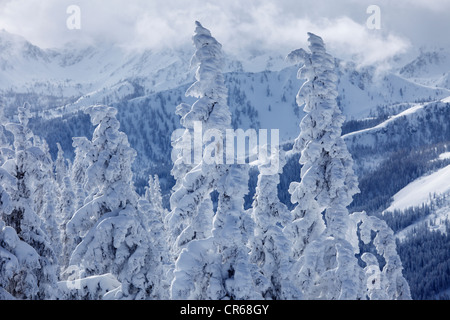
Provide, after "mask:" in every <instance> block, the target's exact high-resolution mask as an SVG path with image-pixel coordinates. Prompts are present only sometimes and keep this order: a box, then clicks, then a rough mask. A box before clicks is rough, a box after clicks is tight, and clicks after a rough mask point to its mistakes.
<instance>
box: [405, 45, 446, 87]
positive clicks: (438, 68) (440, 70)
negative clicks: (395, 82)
mask: <svg viewBox="0 0 450 320" xmlns="http://www.w3.org/2000/svg"><path fill="white" fill-rule="evenodd" d="M399 74H400V75H401V76H403V77H405V78H408V79H410V80H412V81H414V82H417V83H421V84H424V85H428V86H433V87H442V88H450V82H449V81H450V54H449V53H448V52H446V51H445V50H444V49H442V48H440V49H435V50H426V51H422V52H421V53H420V54H419V56H418V57H416V58H415V59H413V60H412V61H411V62H409V63H408V64H406V65H405V66H403V67H402V68H401V69H400V70H399Z"/></svg>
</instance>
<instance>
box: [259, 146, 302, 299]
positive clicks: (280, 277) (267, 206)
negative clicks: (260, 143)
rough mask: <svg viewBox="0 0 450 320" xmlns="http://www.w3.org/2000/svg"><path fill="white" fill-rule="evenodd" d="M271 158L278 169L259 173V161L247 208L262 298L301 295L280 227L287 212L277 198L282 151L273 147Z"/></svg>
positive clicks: (285, 297) (262, 166)
mask: <svg viewBox="0 0 450 320" xmlns="http://www.w3.org/2000/svg"><path fill="white" fill-rule="evenodd" d="M266 148H267V146H266ZM265 154H267V152H265ZM271 161H278V162H279V163H278V168H279V172H277V173H275V174H270V175H269V174H262V173H261V170H264V166H265V165H266V164H265V163H260V164H259V167H260V174H259V175H258V182H257V185H256V192H255V198H254V201H253V205H252V209H251V210H252V218H253V220H254V222H255V228H254V236H253V237H252V240H251V249H252V251H251V261H252V262H253V263H254V264H256V266H257V267H258V272H261V274H262V275H263V278H262V280H263V281H261V282H262V283H261V285H260V287H261V289H260V290H261V292H262V296H263V297H264V298H265V299H271V300H287V299H301V297H302V294H301V292H300V290H299V289H298V288H296V287H295V285H294V282H293V263H292V246H291V243H290V242H289V239H288V238H287V237H286V236H285V234H284V233H283V229H282V228H283V226H286V225H287V224H288V223H289V219H290V216H291V215H290V212H289V210H288V209H287V207H286V205H284V204H283V203H281V201H280V199H279V198H278V189H277V188H278V185H279V183H280V176H279V175H280V174H281V173H282V171H283V166H284V163H285V157H284V152H281V151H279V150H277V152H275V156H274V157H273V159H271Z"/></svg>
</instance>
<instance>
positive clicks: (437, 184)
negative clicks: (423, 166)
mask: <svg viewBox="0 0 450 320" xmlns="http://www.w3.org/2000/svg"><path fill="white" fill-rule="evenodd" d="M449 181H450V165H449V166H447V167H445V168H442V169H440V170H438V171H436V172H434V173H432V174H430V175H428V176H425V177H421V178H419V179H417V180H415V181H413V182H411V183H410V184H408V185H407V186H406V187H404V188H403V189H402V190H400V191H399V192H397V193H396V194H395V195H394V197H393V198H394V201H393V202H392V204H391V205H390V206H389V208H387V209H386V210H385V211H394V210H404V209H407V208H409V207H414V206H420V205H422V204H424V203H429V201H430V195H434V194H437V195H439V194H445V193H448V192H450V183H449Z"/></svg>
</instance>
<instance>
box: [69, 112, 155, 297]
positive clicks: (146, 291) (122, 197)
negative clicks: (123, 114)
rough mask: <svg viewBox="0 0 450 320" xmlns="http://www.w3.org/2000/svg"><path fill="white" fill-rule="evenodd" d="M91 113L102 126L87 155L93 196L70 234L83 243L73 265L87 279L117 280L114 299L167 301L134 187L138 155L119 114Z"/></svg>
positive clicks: (77, 214)
mask: <svg viewBox="0 0 450 320" xmlns="http://www.w3.org/2000/svg"><path fill="white" fill-rule="evenodd" d="M86 112H87V113H88V114H89V115H90V117H91V122H92V124H93V125H94V126H96V128H95V131H94V134H93V137H92V141H91V143H90V149H89V150H88V152H87V153H86V154H85V157H86V161H87V163H88V167H87V170H86V173H85V174H86V177H85V179H86V180H85V181H86V182H85V186H86V188H87V189H88V190H89V191H90V194H89V195H88V198H87V199H88V200H87V202H86V203H85V205H84V206H83V207H81V208H80V209H78V210H77V211H76V212H75V214H74V215H73V217H72V219H71V220H70V221H69V222H68V223H67V231H68V234H69V235H74V236H75V235H78V236H80V237H81V238H82V241H81V242H80V244H79V245H78V246H77V247H76V249H75V251H74V252H73V253H72V256H71V259H70V265H71V266H77V267H79V268H80V269H81V270H82V275H83V276H92V275H103V274H107V273H111V274H113V275H115V276H116V277H117V279H118V280H119V281H120V283H121V287H120V289H118V290H117V291H116V292H115V293H114V295H113V297H114V298H117V299H158V298H161V296H162V294H161V292H160V291H158V290H159V289H160V286H159V283H160V281H161V278H162V274H158V272H157V270H158V268H159V265H160V261H159V260H158V259H159V256H158V254H157V253H156V252H155V251H154V248H153V247H152V246H151V240H150V238H149V234H148V233H147V232H146V230H145V227H144V224H143V221H142V214H141V212H140V211H139V210H138V195H137V194H136V192H135V190H134V187H133V184H132V172H131V164H132V162H133V160H134V157H135V155H136V152H135V150H134V149H132V148H131V147H130V145H129V143H128V139H127V136H126V135H125V134H124V133H123V132H120V131H119V127H120V123H119V121H118V120H117V119H116V114H117V109H115V108H111V107H107V106H93V107H89V108H88V109H87V110H86Z"/></svg>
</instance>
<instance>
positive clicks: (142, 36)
mask: <svg viewBox="0 0 450 320" xmlns="http://www.w3.org/2000/svg"><path fill="white" fill-rule="evenodd" d="M372 2H373V1H371V0H370V1H369V0H341V1H332V0H302V1H298V0H265V1H264V0H246V1H238V0H226V1H212V0H190V1H186V0H164V1H148V0H109V1H104V0H0V28H5V29H6V30H8V31H9V32H12V33H17V34H20V35H22V36H24V37H25V38H27V39H29V40H30V41H32V42H34V43H36V44H37V45H39V46H43V47H57V46H61V45H62V44H64V43H66V42H86V43H90V44H100V43H104V42H113V43H115V44H117V45H120V46H124V47H129V48H134V49H136V48H155V49H156V48H164V47H177V46H184V45H188V44H189V43H190V42H191V36H192V33H193V30H194V21H195V20H199V21H201V22H202V24H203V25H204V26H205V27H207V28H209V29H210V30H211V32H212V33H213V35H214V36H215V37H216V38H217V39H218V40H219V41H220V42H221V43H222V44H223V46H224V50H226V51H229V52H232V53H235V54H247V55H249V54H255V53H258V52H264V51H276V52H279V53H280V54H286V53H288V52H289V51H290V50H293V49H296V48H299V47H304V46H306V32H308V31H311V32H314V33H317V34H318V35H320V36H322V37H323V38H324V40H325V42H326V44H327V47H328V48H329V50H330V51H331V52H332V53H333V54H335V55H337V56H340V57H344V58H346V57H354V58H356V59H358V61H359V62H360V63H362V64H370V63H382V62H383V61H387V60H389V59H390V58H392V57H393V56H394V55H395V54H398V53H401V52H404V51H405V50H408V49H409V48H411V47H418V46H420V45H425V44H426V45H436V46H448V47H450V40H448V39H450V38H449V37H448V36H447V35H446V32H447V31H446V30H449V29H450V22H449V20H448V19H447V17H446V15H445V12H448V11H449V9H450V4H449V3H450V2H449V1H447V0H435V1H428V0H416V1H407V0H398V1H395V2H394V1H387V0H378V1H375V2H377V5H379V7H380V8H381V19H382V20H381V30H369V29H368V28H367V27H366V20H367V18H368V16H369V15H368V14H367V13H366V9H367V7H368V6H369V5H370V4H372ZM69 5H78V6H79V7H80V10H81V30H68V29H67V27H66V20H67V18H68V14H67V13H66V9H67V7H68V6H69Z"/></svg>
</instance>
